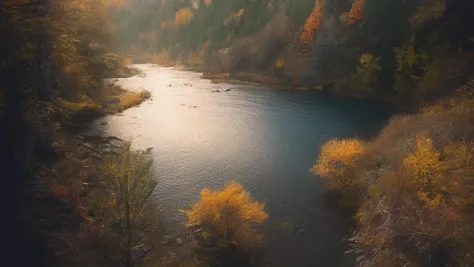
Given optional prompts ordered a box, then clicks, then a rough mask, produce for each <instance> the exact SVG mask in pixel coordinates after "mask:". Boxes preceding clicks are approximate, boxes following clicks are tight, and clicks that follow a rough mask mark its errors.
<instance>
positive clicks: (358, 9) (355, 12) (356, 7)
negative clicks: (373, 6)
mask: <svg viewBox="0 0 474 267" xmlns="http://www.w3.org/2000/svg"><path fill="white" fill-rule="evenodd" d="M364 6H365V0H355V1H354V3H352V7H351V11H349V24H355V23H357V22H358V21H361V20H363V19H364Z"/></svg>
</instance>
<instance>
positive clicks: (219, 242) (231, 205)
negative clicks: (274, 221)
mask: <svg viewBox="0 0 474 267" xmlns="http://www.w3.org/2000/svg"><path fill="white" fill-rule="evenodd" d="M186 214H187V217H188V224H190V225H195V224H197V225H200V227H201V229H202V231H203V232H204V236H205V238H206V239H207V240H208V242H209V243H210V244H211V245H212V246H213V247H221V248H222V247H224V248H225V247H229V246H237V247H250V246H252V245H254V244H256V243H258V242H260V241H261V235H259V234H258V233H257V230H256V226H257V225H259V224H262V223H263V222H264V221H265V220H266V219H267V217H268V215H267V213H266V212H265V210H264V204H261V203H259V202H257V201H255V200H254V199H253V198H252V197H251V196H250V194H249V192H247V191H245V189H244V188H243V186H242V185H240V184H238V183H237V182H230V183H229V184H227V185H226V187H225V188H224V189H223V190H216V191H211V190H209V189H204V190H202V192H201V200H200V201H199V202H198V203H196V204H194V205H193V207H192V209H191V210H189V211H186Z"/></svg>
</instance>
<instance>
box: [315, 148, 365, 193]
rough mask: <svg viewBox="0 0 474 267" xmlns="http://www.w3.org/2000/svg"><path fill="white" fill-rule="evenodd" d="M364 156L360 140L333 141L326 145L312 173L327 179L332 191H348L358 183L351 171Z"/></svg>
mask: <svg viewBox="0 0 474 267" xmlns="http://www.w3.org/2000/svg"><path fill="white" fill-rule="evenodd" d="M363 154H364V147H363V145H362V143H361V141H360V140H358V139H342V140H339V139H333V140H331V141H329V142H328V143H326V144H325V145H324V146H323V147H322V149H321V153H320V155H319V159H318V162H317V163H316V164H315V165H314V166H313V168H312V172H313V173H314V174H316V175H319V176H321V177H323V178H325V179H326V181H327V187H328V189H331V190H341V191H346V190H349V189H350V188H353V187H354V186H355V185H356V184H357V183H358V182H357V181H356V180H355V179H354V177H353V176H352V173H351V171H352V170H353V169H354V168H355V167H356V163H357V160H359V159H360V157H361V156H362V155H363Z"/></svg>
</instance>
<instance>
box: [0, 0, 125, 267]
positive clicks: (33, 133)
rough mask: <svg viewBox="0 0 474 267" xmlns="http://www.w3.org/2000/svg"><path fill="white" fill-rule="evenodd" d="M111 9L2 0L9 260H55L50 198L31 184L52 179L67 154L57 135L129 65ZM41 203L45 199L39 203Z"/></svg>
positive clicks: (0, 101)
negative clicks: (51, 171)
mask: <svg viewBox="0 0 474 267" xmlns="http://www.w3.org/2000/svg"><path fill="white" fill-rule="evenodd" d="M105 14H106V10H105V6H104V5H103V4H102V3H101V2H100V1H95V0H90V1H88V0H80V1H79V0H78V1H70V0H39V1H29V0H5V1H1V3H0V36H1V40H2V41H1V42H0V43H1V44H0V127H1V129H2V131H1V136H0V139H1V141H0V142H1V144H0V147H1V149H0V161H1V163H2V167H4V168H3V170H4V173H3V175H2V177H3V178H4V179H3V181H4V182H5V183H6V184H5V185H4V186H5V188H8V190H6V193H5V194H3V196H4V197H5V198H6V200H5V201H2V203H4V204H6V205H5V206H6V209H5V210H6V211H7V214H8V216H6V219H7V220H6V222H8V224H9V225H8V227H6V228H4V230H7V232H8V233H7V235H5V236H6V237H7V240H6V243H8V244H9V245H8V246H7V247H8V249H11V250H12V252H13V253H10V254H8V253H7V254H6V255H7V256H10V257H11V258H10V257H8V258H9V259H10V260H9V259H5V260H6V261H7V262H11V264H14V265H16V266H41V265H42V264H45V266H51V265H50V264H51V263H50V262H47V260H49V259H50V258H53V257H54V253H53V252H52V251H50V249H49V248H48V247H47V246H46V244H47V243H48V242H47V241H45V240H43V237H44V236H43V235H42V231H44V230H45V229H46V230H48V227H50V226H46V223H42V222H43V219H44V218H43V217H46V216H37V217H35V216H36V215H37V213H40V212H41V209H45V207H47V204H45V203H46V202H41V200H39V199H38V198H37V196H38V191H36V190H34V189H32V188H34V187H35V185H38V184H41V183H44V182H45V179H43V178H44V177H43V176H42V175H41V173H42V170H45V169H48V167H45V166H49V165H50V163H51V162H54V161H55V160H58V159H60V158H61V156H60V154H58V153H57V151H55V149H54V146H55V144H57V143H55V142H56V141H57V140H58V136H59V135H60V134H61V133H64V132H65V131H67V129H70V127H71V126H72V125H73V124H74V123H76V122H77V119H79V118H80V117H83V116H85V115H87V116H89V115H91V114H97V113H100V112H101V111H100V103H101V101H102V95H103V87H102V79H103V78H105V77H108V76H109V77H119V76H121V75H124V73H123V72H124V71H126V69H125V68H124V66H123V62H122V59H121V58H120V57H119V56H117V55H114V54H111V53H108V47H109V44H110V41H111V34H110V32H109V30H108V27H107V26H106V25H107V22H106V16H105ZM39 202H41V203H42V204H44V205H43V206H42V205H38V206H35V205H34V204H33V203H39ZM7 203H8V204H7ZM32 206H33V207H32ZM43 215H44V214H43ZM52 220H54V219H52ZM61 227H62V226H60V227H58V229H60V228H61ZM56 230H57V229H56ZM10 237H11V239H10Z"/></svg>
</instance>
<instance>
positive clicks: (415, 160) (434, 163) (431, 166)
mask: <svg viewBox="0 0 474 267" xmlns="http://www.w3.org/2000/svg"><path fill="white" fill-rule="evenodd" d="M440 156H441V154H440V152H439V151H438V150H436V149H435V148H434V147H433V143H432V141H431V139H430V138H429V137H427V136H426V135H425V134H418V135H417V136H416V143H415V148H414V151H413V152H412V153H410V154H409V155H408V156H407V157H406V158H405V159H404V160H403V166H404V167H405V169H406V170H407V171H408V172H410V173H411V174H413V176H414V177H416V178H415V179H416V182H418V183H420V184H421V185H428V184H433V183H434V182H435V180H436V178H438V177H439V175H440V160H439V159H440Z"/></svg>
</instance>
